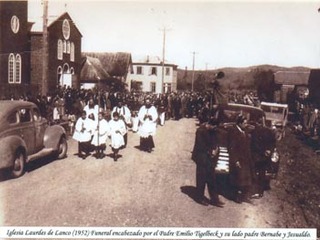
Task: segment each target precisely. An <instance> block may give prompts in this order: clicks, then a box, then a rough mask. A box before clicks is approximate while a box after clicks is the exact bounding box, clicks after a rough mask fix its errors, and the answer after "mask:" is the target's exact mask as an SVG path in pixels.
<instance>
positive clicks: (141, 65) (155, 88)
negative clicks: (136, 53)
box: [128, 56, 178, 93]
mask: <svg viewBox="0 0 320 240" xmlns="http://www.w3.org/2000/svg"><path fill="white" fill-rule="evenodd" d="M132 65H133V73H132V74H131V75H130V81H129V82H128V86H130V88H129V89H130V90H141V91H143V92H153V93H168V92H173V91H176V90H177V76H178V74H177V67H178V66H177V65H175V64H169V63H165V64H163V65H162V61H161V60H160V59H159V58H158V57H149V56H147V57H146V58H144V59H141V60H136V59H134V60H133V63H132ZM162 69H163V71H164V72H163V82H162Z"/></svg>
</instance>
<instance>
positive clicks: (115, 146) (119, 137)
mask: <svg viewBox="0 0 320 240" xmlns="http://www.w3.org/2000/svg"><path fill="white" fill-rule="evenodd" d="M109 125H110V133H111V148H112V151H113V160H114V161H115V162H116V161H117V160H118V158H119V149H120V148H121V147H122V146H124V138H123V135H124V134H125V133H126V125H125V123H124V121H123V120H122V119H120V116H119V113H118V112H114V113H113V114H112V119H111V120H110V121H109Z"/></svg>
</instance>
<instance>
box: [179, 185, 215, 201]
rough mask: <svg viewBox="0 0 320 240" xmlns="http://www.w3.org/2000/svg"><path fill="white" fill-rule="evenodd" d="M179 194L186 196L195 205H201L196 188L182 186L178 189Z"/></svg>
mask: <svg viewBox="0 0 320 240" xmlns="http://www.w3.org/2000/svg"><path fill="white" fill-rule="evenodd" d="M180 189H181V192H182V193H184V194H186V195H188V196H189V197H190V198H191V199H192V200H193V201H195V202H196V203H199V204H201V199H200V196H199V194H198V192H197V188H196V187H194V186H182V187H180ZM206 200H207V201H209V199H206Z"/></svg>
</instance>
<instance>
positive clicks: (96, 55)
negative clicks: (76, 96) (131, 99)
mask: <svg viewBox="0 0 320 240" xmlns="http://www.w3.org/2000/svg"><path fill="white" fill-rule="evenodd" d="M82 56H83V58H84V62H83V64H82V70H81V79H80V82H81V85H82V86H89V87H90V86H91V87H93V86H94V85H95V84H97V83H100V84H102V85H105V86H108V87H111V88H112V85H115V84H116V85H121V84H122V85H126V84H127V82H128V78H129V76H130V74H132V71H133V69H132V58H131V54H130V53H125V52H116V53H109V52H84V53H82ZM127 87H128V86H127Z"/></svg>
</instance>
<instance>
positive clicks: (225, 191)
mask: <svg viewBox="0 0 320 240" xmlns="http://www.w3.org/2000/svg"><path fill="white" fill-rule="evenodd" d="M216 184H217V192H218V194H219V195H221V196H223V197H224V198H226V199H228V200H231V201H233V200H234V193H235V190H234V188H233V187H232V186H231V185H230V183H229V177H228V175H217V176H216ZM180 190H181V192H182V193H184V194H186V195H188V196H189V197H190V198H191V199H192V200H193V201H195V202H197V203H199V204H200V196H199V194H198V192H197V188H196V187H195V186H182V187H180Z"/></svg>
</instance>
